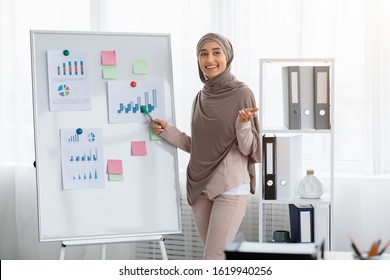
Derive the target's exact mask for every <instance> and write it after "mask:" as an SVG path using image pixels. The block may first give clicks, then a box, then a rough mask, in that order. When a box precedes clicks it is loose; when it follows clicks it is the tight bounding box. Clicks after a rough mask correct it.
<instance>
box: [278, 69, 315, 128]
mask: <svg viewBox="0 0 390 280" xmlns="http://www.w3.org/2000/svg"><path fill="white" fill-rule="evenodd" d="M283 68H286V69H287V70H286V69H284V70H282V71H283V74H282V79H283V83H287V86H286V85H284V86H283V89H284V91H285V93H284V95H287V96H288V128H289V129H314V85H313V82H314V81H313V76H314V73H313V66H287V67H283ZM285 125H286V124H285Z"/></svg>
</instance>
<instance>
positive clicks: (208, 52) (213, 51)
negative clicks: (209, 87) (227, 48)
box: [198, 42, 227, 79]
mask: <svg viewBox="0 0 390 280" xmlns="http://www.w3.org/2000/svg"><path fill="white" fill-rule="evenodd" d="M198 63H199V67H200V69H201V70H202V72H203V74H204V75H205V76H206V77H207V78H208V79H212V78H214V77H216V76H217V75H219V74H221V73H222V72H223V71H225V69H226V64H227V61H226V56H225V54H224V52H223V51H222V49H221V47H220V46H219V45H218V44H217V43H216V42H208V43H206V44H204V45H203V46H202V47H201V49H200V51H199V55H198Z"/></svg>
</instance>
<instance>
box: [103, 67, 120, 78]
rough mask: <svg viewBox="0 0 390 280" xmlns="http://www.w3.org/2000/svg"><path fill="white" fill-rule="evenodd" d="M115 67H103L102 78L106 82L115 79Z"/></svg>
mask: <svg viewBox="0 0 390 280" xmlns="http://www.w3.org/2000/svg"><path fill="white" fill-rule="evenodd" d="M116 73H117V71H116V66H103V78H104V79H107V80H113V79H116Z"/></svg>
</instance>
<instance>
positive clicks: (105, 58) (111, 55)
mask: <svg viewBox="0 0 390 280" xmlns="http://www.w3.org/2000/svg"><path fill="white" fill-rule="evenodd" d="M101 55H102V64H103V65H116V52H115V51H102V52H101Z"/></svg>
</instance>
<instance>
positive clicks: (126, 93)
mask: <svg viewBox="0 0 390 280" xmlns="http://www.w3.org/2000/svg"><path fill="white" fill-rule="evenodd" d="M165 102H166V100H165V95H164V81H163V80H157V81H142V82H141V81H138V82H137V86H136V87H132V86H131V82H130V81H129V82H127V81H109V82H108V103H109V122H110V123H144V122H146V121H147V120H148V118H147V116H145V114H143V113H142V112H141V107H142V106H144V107H145V108H146V109H147V110H148V112H149V113H153V116H155V117H159V118H165Z"/></svg>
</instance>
